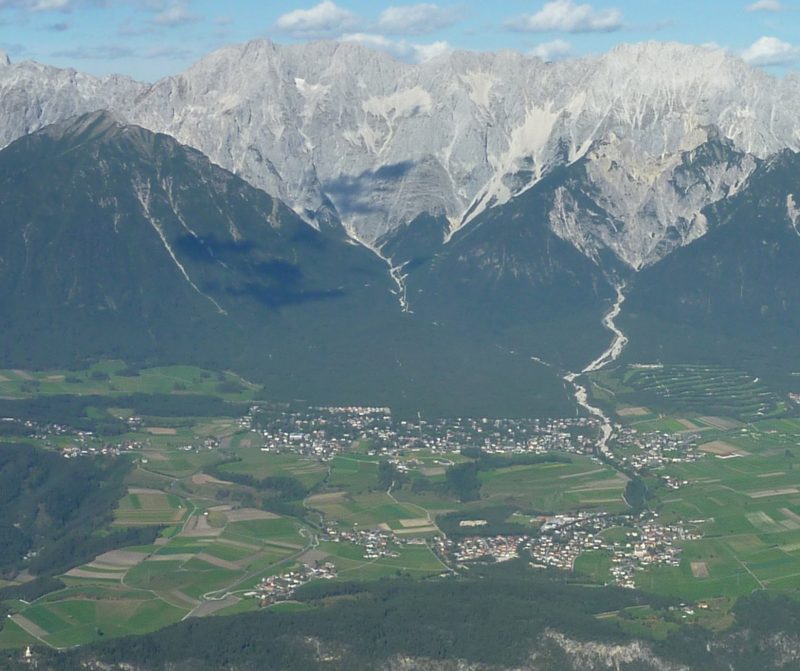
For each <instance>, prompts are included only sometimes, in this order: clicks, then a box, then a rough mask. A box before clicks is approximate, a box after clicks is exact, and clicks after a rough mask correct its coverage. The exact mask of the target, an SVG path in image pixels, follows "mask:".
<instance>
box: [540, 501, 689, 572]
mask: <svg viewBox="0 0 800 671" xmlns="http://www.w3.org/2000/svg"><path fill="white" fill-rule="evenodd" d="M657 518H658V513H653V512H649V511H647V512H643V513H640V514H638V515H624V516H612V515H607V514H603V513H600V514H596V515H588V514H583V515H580V516H576V517H570V516H557V517H555V518H552V519H549V520H548V521H547V522H545V524H543V525H542V527H541V528H540V530H539V536H538V537H536V538H532V539H530V540H529V541H528V542H527V543H526V546H525V549H526V550H527V551H528V552H529V553H530V555H531V557H532V560H533V561H532V562H531V564H532V565H533V566H536V567H549V568H558V569H562V570H574V568H575V560H576V559H577V558H578V557H579V556H580V555H581V554H583V553H584V552H589V551H593V550H594V551H604V552H607V553H608V554H609V556H610V558H611V569H610V572H611V576H612V581H613V582H614V583H615V584H617V585H619V586H621V587H631V588H633V587H635V573H636V571H641V570H644V569H645V568H647V567H649V566H679V565H680V554H681V549H680V544H681V542H682V541H686V540H694V539H698V538H700V534H699V533H698V532H696V531H694V530H692V529H690V528H688V527H687V526H684V525H683V524H666V525H665V524H660V523H659V522H658V521H657ZM611 527H615V528H617V529H618V530H619V532H620V533H617V534H614V536H615V538H614V539H613V540H612V539H609V538H606V537H604V535H603V533H602V532H603V531H604V530H606V529H609V528H611Z"/></svg>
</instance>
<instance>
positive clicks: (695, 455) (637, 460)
mask: <svg viewBox="0 0 800 671" xmlns="http://www.w3.org/2000/svg"><path fill="white" fill-rule="evenodd" d="M699 440H700V437H699V436H698V435H697V434H695V433H663V432H660V431H658V432H653V433H638V432H637V431H636V430H635V429H630V428H624V429H621V430H620V431H619V434H618V435H617V440H616V447H617V448H618V449H617V451H616V452H615V454H614V459H615V461H616V462H617V463H618V464H619V465H620V466H622V467H624V468H626V470H631V471H633V472H635V473H642V472H644V471H648V470H653V469H657V468H661V467H662V466H666V465H668V464H678V463H687V462H693V461H697V460H699V459H702V458H703V457H704V456H705V455H704V453H703V452H701V451H700V450H699V449H697V444H698V442H699ZM672 484H673V485H675V484H676V483H674V482H673V483H672ZM672 488H673V489H676V488H677V487H674V486H673V487H672Z"/></svg>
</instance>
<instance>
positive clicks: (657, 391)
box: [621, 365, 785, 421]
mask: <svg viewBox="0 0 800 671" xmlns="http://www.w3.org/2000/svg"><path fill="white" fill-rule="evenodd" d="M621 382H622V385H623V386H624V387H628V388H630V389H632V390H633V391H634V392H636V396H637V398H638V400H639V401H640V402H643V403H645V404H648V402H649V401H650V400H651V399H652V400H654V401H656V402H660V404H662V405H666V406H668V407H670V408H673V409H676V410H686V409H688V410H691V411H692V412H696V413H697V412H700V413H702V412H705V413H707V414H709V415H720V416H722V417H733V418H736V419H739V420H742V421H753V420H757V419H763V418H766V417H773V416H778V415H781V414H782V413H783V412H784V411H785V406H784V404H783V402H782V401H781V400H780V398H779V397H778V395H777V394H775V393H774V392H772V391H771V390H770V389H769V388H767V387H766V385H764V384H763V383H762V382H761V381H760V380H759V379H758V378H755V377H753V376H752V375H749V374H747V373H744V372H742V371H737V370H734V369H731V368H723V367H718V366H690V365H670V366H653V367H650V366H648V367H635V366H632V367H630V368H628V369H627V370H626V371H625V373H624V375H623V376H622V380H621Z"/></svg>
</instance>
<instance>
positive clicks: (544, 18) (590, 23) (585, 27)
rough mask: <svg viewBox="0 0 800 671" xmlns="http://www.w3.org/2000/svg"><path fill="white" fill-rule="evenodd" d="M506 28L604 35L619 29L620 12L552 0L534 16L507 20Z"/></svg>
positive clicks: (620, 25) (565, 0)
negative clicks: (599, 33)
mask: <svg viewBox="0 0 800 671" xmlns="http://www.w3.org/2000/svg"><path fill="white" fill-rule="evenodd" d="M506 26H507V27H508V28H510V29H511V30H520V31H527V32H535V33H544V32H551V31H560V32H567V33H591V32H606V33H607V32H612V31H614V30H619V29H620V28H621V27H622V12H620V11H619V10H618V9H595V8H594V7H592V6H591V5H588V4H583V5H579V4H577V3H575V2H574V1H573V0H552V2H548V3H547V4H545V6H544V7H542V8H541V9H540V10H539V11H538V12H536V13H535V14H529V15H524V16H521V17H519V18H517V19H513V20H511V21H508V22H507V23H506Z"/></svg>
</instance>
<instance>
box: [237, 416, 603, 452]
mask: <svg viewBox="0 0 800 671" xmlns="http://www.w3.org/2000/svg"><path fill="white" fill-rule="evenodd" d="M239 426H240V427H241V428H247V429H248V430H251V431H253V432H256V433H258V434H259V435H260V436H261V438H262V439H263V445H264V446H263V447H262V449H263V450H264V451H270V452H271V451H275V452H281V451H291V452H295V453H300V454H303V455H306V456H313V457H317V458H320V459H330V458H332V457H333V456H334V455H335V454H338V453H340V452H343V451H345V450H348V449H350V448H351V446H352V444H353V443H354V442H355V441H366V442H367V443H368V444H369V446H370V448H371V449H373V450H375V451H376V452H385V453H389V454H391V453H397V452H400V451H404V450H411V451H414V450H425V451H429V452H433V453H441V454H446V453H454V452H459V451H460V450H461V449H463V448H480V449H482V450H484V451H486V452H492V453H506V452H512V453H523V452H533V453H538V454H544V453H547V452H552V451H561V452H572V453H580V454H591V453H592V451H593V446H594V441H595V435H596V432H597V427H598V421H597V419H596V418H591V417H575V418H570V419H549V420H540V419H490V418H486V417H483V418H452V419H439V420H425V419H421V418H420V419H417V420H395V419H394V418H393V417H392V414H391V411H390V410H389V408H377V407H360V406H347V407H324V408H307V409H305V410H288V409H279V410H276V409H270V408H263V407H258V406H254V407H253V408H251V409H250V412H249V414H248V415H247V416H246V417H243V418H241V419H240V420H239Z"/></svg>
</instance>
